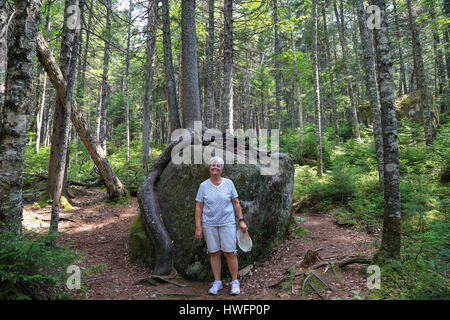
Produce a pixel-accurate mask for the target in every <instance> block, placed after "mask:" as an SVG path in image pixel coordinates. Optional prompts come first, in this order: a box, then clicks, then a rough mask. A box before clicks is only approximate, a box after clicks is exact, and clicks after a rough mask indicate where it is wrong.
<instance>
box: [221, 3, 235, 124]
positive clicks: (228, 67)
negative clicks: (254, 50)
mask: <svg viewBox="0 0 450 320" xmlns="http://www.w3.org/2000/svg"><path fill="white" fill-rule="evenodd" d="M223 11H224V42H223V107H222V113H223V127H222V130H223V131H224V132H225V130H226V129H230V130H231V132H233V120H234V116H233V1H232V0H224V4H223Z"/></svg>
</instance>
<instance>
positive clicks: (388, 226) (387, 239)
mask: <svg viewBox="0 0 450 320" xmlns="http://www.w3.org/2000/svg"><path fill="white" fill-rule="evenodd" d="M375 4H376V5H378V7H379V8H380V13H381V28H380V29H375V30H374V32H375V41H376V57H377V68H378V73H377V74H378V84H379V91H380V103H381V124H382V128H383V155H384V219H383V233H382V242H381V249H380V253H381V255H382V258H387V259H399V258H400V246H401V202H400V170H399V156H398V131H397V116H396V107H395V95H394V81H393V78H392V60H391V53H390V42H389V41H390V40H389V33H388V25H387V22H386V21H387V20H386V19H387V16H386V4H385V0H375Z"/></svg>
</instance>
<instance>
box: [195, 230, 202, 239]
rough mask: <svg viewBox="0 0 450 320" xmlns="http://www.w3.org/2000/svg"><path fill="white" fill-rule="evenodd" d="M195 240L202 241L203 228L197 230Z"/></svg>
mask: <svg viewBox="0 0 450 320" xmlns="http://www.w3.org/2000/svg"><path fill="white" fill-rule="evenodd" d="M195 239H197V240H201V239H202V228H201V227H197V228H195Z"/></svg>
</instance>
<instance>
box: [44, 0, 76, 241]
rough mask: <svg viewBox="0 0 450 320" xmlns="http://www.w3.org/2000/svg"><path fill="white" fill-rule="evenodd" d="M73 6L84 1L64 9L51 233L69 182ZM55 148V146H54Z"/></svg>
mask: <svg viewBox="0 0 450 320" xmlns="http://www.w3.org/2000/svg"><path fill="white" fill-rule="evenodd" d="M71 6H78V7H79V8H80V9H81V10H82V8H83V6H84V0H81V1H78V0H66V1H65V8H64V25H63V34H62V40H61V59H60V60H61V70H63V72H64V71H66V70H67V73H66V74H63V76H66V77H65V78H64V80H65V81H66V82H67V87H66V101H65V105H62V108H63V112H64V116H63V119H62V123H61V133H60V136H59V138H60V141H58V144H59V148H58V150H57V156H56V167H55V168H53V169H54V172H50V170H49V179H50V174H51V173H52V174H54V175H55V176H54V181H55V185H54V187H53V190H52V191H53V193H52V198H53V203H52V213H51V218H50V233H52V232H55V233H57V232H58V224H59V213H60V200H61V195H62V193H63V186H64V180H67V173H66V172H67V166H66V164H67V163H66V160H67V161H68V159H67V154H68V145H69V133H70V110H71V106H72V99H73V89H74V86H75V74H76V67H77V58H78V46H79V37H80V32H81V28H80V29H72V30H71V29H69V28H68V24H69V21H68V19H69V18H70V17H71V16H70V14H71V13H69V10H68V9H69V8H70V7H71ZM60 103H61V102H59V103H58V104H60ZM52 148H53V144H52Z"/></svg>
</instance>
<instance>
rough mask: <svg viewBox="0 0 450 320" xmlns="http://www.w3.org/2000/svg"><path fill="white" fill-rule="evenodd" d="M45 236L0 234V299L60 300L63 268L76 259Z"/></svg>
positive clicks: (77, 255)
mask: <svg viewBox="0 0 450 320" xmlns="http://www.w3.org/2000/svg"><path fill="white" fill-rule="evenodd" d="M51 240H52V239H50V237H49V236H47V235H46V236H42V235H38V234H35V233H29V232H27V233H24V234H22V235H19V236H18V235H15V234H14V233H11V232H6V231H2V232H0V300H31V299H58V298H64V297H65V294H64V285H65V281H66V279H67V277H68V275H67V273H66V270H67V267H68V266H69V265H71V264H73V263H74V262H75V261H77V260H78V259H79V258H80V255H79V254H78V253H75V252H73V251H71V250H69V249H68V248H67V247H66V246H59V247H57V248H52V247H51V246H49V245H47V243H48V242H49V241H51Z"/></svg>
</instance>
